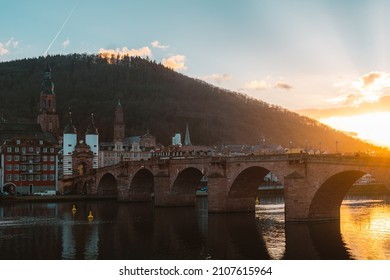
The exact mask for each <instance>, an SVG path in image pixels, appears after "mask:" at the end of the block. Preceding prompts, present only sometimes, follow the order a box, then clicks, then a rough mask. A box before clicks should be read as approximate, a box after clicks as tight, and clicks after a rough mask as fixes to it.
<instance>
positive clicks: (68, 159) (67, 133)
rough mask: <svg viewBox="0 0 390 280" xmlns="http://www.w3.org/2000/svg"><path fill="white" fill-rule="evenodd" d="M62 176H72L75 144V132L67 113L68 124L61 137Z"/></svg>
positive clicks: (70, 114) (70, 115) (70, 117)
mask: <svg viewBox="0 0 390 280" xmlns="http://www.w3.org/2000/svg"><path fill="white" fill-rule="evenodd" d="M63 137H64V138H63V174H64V176H72V175H73V157H72V155H73V152H74V150H75V147H76V144H77V132H76V128H75V127H74V125H73V123H72V113H71V112H70V111H69V123H68V124H67V125H66V126H65V128H64V136H63Z"/></svg>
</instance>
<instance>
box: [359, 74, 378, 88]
mask: <svg viewBox="0 0 390 280" xmlns="http://www.w3.org/2000/svg"><path fill="white" fill-rule="evenodd" d="M381 76H382V73H379V72H370V73H368V74H366V75H363V76H362V80H363V83H364V85H365V86H369V85H372V84H373V83H374V82H375V81H376V80H377V79H378V78H380V77H381Z"/></svg>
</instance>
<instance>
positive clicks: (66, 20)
mask: <svg viewBox="0 0 390 280" xmlns="http://www.w3.org/2000/svg"><path fill="white" fill-rule="evenodd" d="M78 4H79V1H78V2H77V3H76V4H75V5H74V7H73V9H72V10H71V11H70V13H69V15H68V16H67V17H66V19H65V21H64V23H63V24H62V26H61V28H60V30H58V32H57V34H56V36H55V37H54V39H53V40H52V41H51V43H50V45H49V47H48V48H47V50H46V51H45V53H44V54H43V56H46V55H47V52H48V51H49V50H50V48H51V46H52V45H53V43H54V41H55V40H56V39H57V37H58V35H60V33H61V31H62V29H63V28H64V26H65V24H66V23H67V22H68V20H69V18H70V17H71V16H72V14H73V12H74V10H75V9H76V7H77V6H78Z"/></svg>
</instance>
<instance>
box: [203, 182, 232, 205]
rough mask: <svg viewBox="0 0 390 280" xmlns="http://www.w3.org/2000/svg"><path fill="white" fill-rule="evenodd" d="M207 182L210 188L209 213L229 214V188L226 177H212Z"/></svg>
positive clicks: (208, 198)
mask: <svg viewBox="0 0 390 280" xmlns="http://www.w3.org/2000/svg"><path fill="white" fill-rule="evenodd" d="M207 179H208V181H207V186H208V195H207V200H208V211H209V212H228V207H227V201H226V198H227V196H228V187H227V179H226V177H222V176H221V177H220V176H213V175H210V176H209V177H208V178H207Z"/></svg>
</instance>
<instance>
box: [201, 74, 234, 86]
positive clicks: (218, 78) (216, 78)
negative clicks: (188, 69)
mask: <svg viewBox="0 0 390 280" xmlns="http://www.w3.org/2000/svg"><path fill="white" fill-rule="evenodd" d="M201 79H202V80H206V81H213V82H216V83H218V84H219V83H222V82H224V81H229V80H231V79H232V77H231V76H230V75H229V74H211V75H210V76H206V77H203V78H201Z"/></svg>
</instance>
